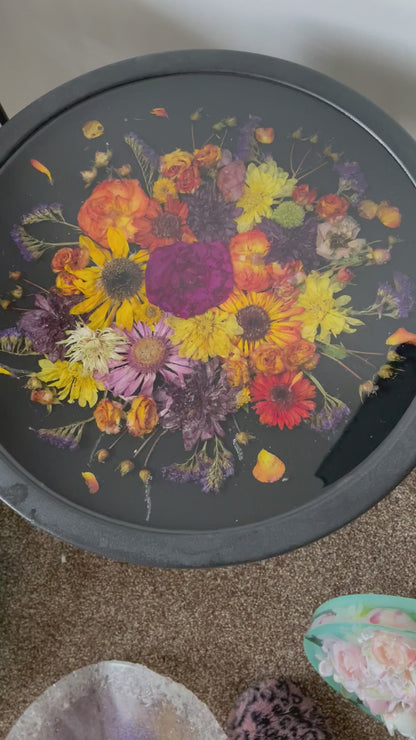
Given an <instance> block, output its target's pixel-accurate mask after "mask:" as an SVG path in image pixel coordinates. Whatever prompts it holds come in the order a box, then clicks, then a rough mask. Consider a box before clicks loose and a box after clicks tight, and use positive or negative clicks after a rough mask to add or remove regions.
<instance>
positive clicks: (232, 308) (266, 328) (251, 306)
mask: <svg viewBox="0 0 416 740" xmlns="http://www.w3.org/2000/svg"><path fill="white" fill-rule="evenodd" d="M220 308H221V309H222V310H223V311H226V312H228V313H231V314H235V316H236V319H237V322H238V324H239V325H240V327H241V328H242V330H243V333H242V334H241V335H240V337H239V342H238V347H239V348H240V349H241V350H242V352H244V353H248V352H252V351H253V349H255V348H256V347H257V346H258V345H259V344H261V343H262V342H271V343H272V344H276V345H277V346H278V347H284V346H285V345H286V344H289V343H290V342H294V341H295V340H296V339H300V327H301V322H300V321H299V320H297V319H295V318H294V317H295V316H297V315H299V314H301V313H302V311H303V309H302V308H299V307H298V306H296V305H295V302H294V301H293V300H289V301H284V300H280V299H279V298H274V296H273V294H272V292H271V291H266V292H264V293H253V292H249V293H243V292H242V291H236V292H235V293H232V294H231V295H230V297H229V298H227V300H226V301H225V303H223V304H222V306H220Z"/></svg>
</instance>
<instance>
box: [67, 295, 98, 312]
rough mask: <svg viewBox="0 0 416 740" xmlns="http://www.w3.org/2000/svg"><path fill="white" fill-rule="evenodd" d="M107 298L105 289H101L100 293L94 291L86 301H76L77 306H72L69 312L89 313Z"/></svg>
mask: <svg viewBox="0 0 416 740" xmlns="http://www.w3.org/2000/svg"><path fill="white" fill-rule="evenodd" d="M105 299H106V294H105V293H104V291H100V292H99V293H94V294H93V295H92V296H90V298H87V299H86V300H85V301H81V303H76V304H75V306H72V308H71V310H70V312H69V313H71V314H75V315H78V314H81V313H89V312H90V311H93V310H94V308H97V306H99V305H100V303H102V302H103V301H104V300H105Z"/></svg>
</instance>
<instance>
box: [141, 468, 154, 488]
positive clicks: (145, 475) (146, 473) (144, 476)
mask: <svg viewBox="0 0 416 740" xmlns="http://www.w3.org/2000/svg"><path fill="white" fill-rule="evenodd" d="M139 478H140V480H141V481H143V483H144V484H145V485H146V484H147V483H150V481H151V480H152V474H151V472H150V470H146V468H143V469H142V470H139Z"/></svg>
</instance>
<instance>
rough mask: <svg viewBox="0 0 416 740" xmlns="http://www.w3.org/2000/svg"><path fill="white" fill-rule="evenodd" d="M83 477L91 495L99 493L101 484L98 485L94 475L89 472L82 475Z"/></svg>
mask: <svg viewBox="0 0 416 740" xmlns="http://www.w3.org/2000/svg"><path fill="white" fill-rule="evenodd" d="M81 475H82V477H83V478H84V483H85V485H86V486H87V488H88V490H89V492H90V493H97V492H98V491H99V489H100V484H99V483H98V480H97V478H96V477H95V475H94V473H90V472H89V471H87V472H86V473H81Z"/></svg>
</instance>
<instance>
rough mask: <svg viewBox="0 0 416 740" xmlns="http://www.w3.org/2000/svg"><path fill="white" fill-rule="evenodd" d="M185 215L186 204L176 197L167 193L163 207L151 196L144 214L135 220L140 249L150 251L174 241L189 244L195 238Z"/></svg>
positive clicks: (186, 213)
mask: <svg viewBox="0 0 416 740" xmlns="http://www.w3.org/2000/svg"><path fill="white" fill-rule="evenodd" d="M187 216H188V204H187V203H181V202H180V201H179V200H178V198H172V196H171V195H168V196H167V198H166V204H165V207H164V208H162V206H161V205H160V203H157V201H156V200H154V199H153V198H152V199H151V200H150V203H149V208H148V209H147V213H146V215H145V216H143V217H142V218H138V219H137V220H136V221H135V228H136V239H137V241H138V243H139V244H140V246H141V247H142V249H148V250H149V251H150V252H153V250H154V249H157V247H167V246H168V245H169V244H175V242H187V243H188V244H190V243H192V242H194V241H196V238H195V236H194V234H193V232H192V231H191V229H190V227H189V226H188V225H187V223H186V218H187Z"/></svg>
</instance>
